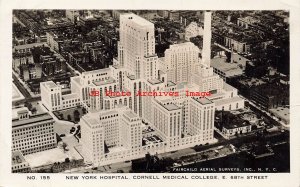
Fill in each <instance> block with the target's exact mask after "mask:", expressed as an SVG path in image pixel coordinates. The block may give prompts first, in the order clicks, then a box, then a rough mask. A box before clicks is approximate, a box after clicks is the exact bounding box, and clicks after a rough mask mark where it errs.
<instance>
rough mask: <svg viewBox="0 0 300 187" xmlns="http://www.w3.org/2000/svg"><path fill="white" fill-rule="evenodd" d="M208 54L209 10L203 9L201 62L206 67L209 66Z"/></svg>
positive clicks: (209, 50)
mask: <svg viewBox="0 0 300 187" xmlns="http://www.w3.org/2000/svg"><path fill="white" fill-rule="evenodd" d="M210 55H211V12H210V11H205V13H204V33H203V52H202V64H204V65H205V66H207V67H210Z"/></svg>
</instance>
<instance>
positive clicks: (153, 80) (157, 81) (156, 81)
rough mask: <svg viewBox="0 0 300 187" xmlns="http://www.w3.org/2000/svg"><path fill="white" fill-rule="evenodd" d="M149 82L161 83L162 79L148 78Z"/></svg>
mask: <svg viewBox="0 0 300 187" xmlns="http://www.w3.org/2000/svg"><path fill="white" fill-rule="evenodd" d="M148 82H149V83H150V84H159V83H162V81H160V80H158V79H151V80H148Z"/></svg>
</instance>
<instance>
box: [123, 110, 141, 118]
mask: <svg viewBox="0 0 300 187" xmlns="http://www.w3.org/2000/svg"><path fill="white" fill-rule="evenodd" d="M124 114H125V115H126V116H128V117H129V118H136V117H138V116H137V115H136V114H135V113H133V112H132V111H131V110H127V111H125V112H124Z"/></svg>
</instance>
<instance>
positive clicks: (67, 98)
mask: <svg viewBox="0 0 300 187" xmlns="http://www.w3.org/2000/svg"><path fill="white" fill-rule="evenodd" d="M77 98H79V96H78V94H77V93H71V94H66V95H62V100H69V99H77Z"/></svg>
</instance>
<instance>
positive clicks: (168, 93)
mask: <svg viewBox="0 0 300 187" xmlns="http://www.w3.org/2000/svg"><path fill="white" fill-rule="evenodd" d="M286 18H288V15H286V13H285V12H284V11H277V12H276V11H275V13H274V12H273V11H269V12H268V11H266V12H262V11H180V10H176V11H175V10H157V11H156V10H55V11H54V10H53V11H52V10H45V11H40V10H36V11H31V10H16V11H15V13H14V20H13V21H14V26H15V27H16V29H15V31H14V36H13V37H14V46H13V62H12V64H13V66H12V68H13V73H14V74H13V75H14V76H13V81H14V84H15V85H16V86H15V87H14V90H13V95H14V98H13V111H14V113H15V116H14V117H13V119H12V127H13V132H12V138H13V146H12V153H13V155H14V157H15V158H14V159H13V168H12V171H13V172H30V171H39V170H41V171H44V172H45V171H48V172H62V171H64V170H67V169H68V168H69V169H68V170H69V171H71V169H72V168H73V169H75V170H76V169H77V171H78V172H83V171H91V170H90V169H91V168H89V169H82V168H81V169H79V168H80V167H81V166H82V165H85V166H86V167H88V166H91V167H92V168H94V169H93V170H97V169H99V168H101V167H103V168H105V166H107V165H109V168H110V167H111V166H112V165H114V164H117V163H123V164H125V165H126V164H134V162H131V160H139V159H146V162H147V164H146V165H147V167H148V169H147V171H150V170H151V169H149V168H152V169H153V168H155V167H156V166H155V164H157V163H158V162H159V160H160V165H159V167H163V169H161V171H170V168H172V167H179V166H180V165H182V164H184V162H183V161H181V160H189V161H188V162H190V163H196V162H197V161H199V160H201V161H204V160H205V159H206V160H208V158H209V157H210V158H212V159H215V158H219V156H220V155H221V154H218V153H219V152H218V150H221V149H223V148H224V149H226V150H227V149H228V150H229V152H230V153H229V154H238V153H237V152H238V151H236V150H238V148H235V146H237V147H240V146H241V145H240V144H238V143H236V144H234V145H232V144H229V141H228V140H230V139H237V140H236V141H235V140H234V141H232V142H238V139H239V138H240V139H243V138H249V141H250V139H251V137H253V136H264V133H266V132H273V131H274V132H276V133H278V134H281V133H286V132H285V131H286V130H289V73H288V72H287V71H286V64H288V63H289V62H287V61H286V60H287V59H288V57H287V54H286V52H288V50H289V49H288V48H286V46H285V44H286V42H287V38H288V34H286V32H287V31H288V20H287V19H286ZM264 21H265V22H267V23H270V25H269V26H266V25H264V24H262V23H263V22H264ZM271 23H272V24H271ZM276 23H277V24H276ZM25 28H27V29H29V30H30V31H32V32H33V33H35V34H36V35H35V37H33V38H32V36H31V35H28V34H26V36H22V35H21V34H20V33H22V32H24V33H27V30H26V29H25ZM280 33H282V34H280ZM22 37H23V39H22ZM275 49H276V50H275ZM277 52H278V53H277ZM272 54H273V57H274V55H275V54H276V55H275V56H276V58H275V57H274V58H273V57H272V58H271V57H270V55H271V56H272ZM269 57H270V58H269ZM277 57H278V58H277ZM280 64H281V65H280ZM282 64H285V65H282ZM37 85H38V86H37ZM37 87H38V88H37ZM18 89H19V90H20V91H19V90H18ZM261 134H263V135H261ZM272 136H273V135H272ZM274 136H277V135H274ZM260 138H261V137H260ZM251 141H252V140H251ZM264 142H265V141H261V142H257V139H255V137H254V138H253V143H255V144H256V143H257V144H261V143H264ZM216 143H217V144H216ZM241 144H242V143H241ZM214 145H221V146H216V147H215V148H214ZM206 146H208V147H209V146H211V147H212V148H211V149H212V150H214V151H212V152H213V153H214V154H213V155H212V156H209V153H207V155H206V152H205V151H206ZM264 146H266V145H262V147H264ZM228 147H229V148H228ZM253 147H255V146H253ZM258 147H260V146H258ZM253 149H254V148H253ZM187 150H188V151H187ZM198 150H201V151H204V153H203V155H202V156H200V157H199V158H196V157H197V154H198V153H197V152H198ZM185 151H187V152H188V153H186V152H185ZM174 152H176V154H178V155H179V156H177V157H174V158H172V159H174V160H172V161H171V162H170V163H171V164H170V163H168V164H169V165H168V164H167V163H165V162H166V160H167V159H168V157H166V160H164V158H163V157H164V156H162V155H172V153H174ZM253 152H255V151H253ZM255 153H257V152H255ZM45 154H54V155H55V156H53V158H47V157H46V156H45ZM185 154H186V155H185ZM229 154H228V155H229ZM205 155H206V156H207V157H208V158H206V156H205ZM224 156H227V155H226V154H225V155H224ZM35 157H38V158H40V159H37V160H35ZM171 157H172V156H170V158H171ZM185 157H186V158H185ZM194 157H195V159H193V158H194ZM166 165H167V166H168V167H167V166H166ZM154 166H155V167H154ZM120 167H121V166H120ZM126 167H128V166H126ZM157 167H158V166H157ZM95 168H96V169H95ZM132 168H135V167H134V166H133V165H132V167H131V169H132ZM110 169H111V168H110ZM111 170H112V169H111ZM117 170H118V169H117ZM105 171H106V170H105ZM105 171H104V172H105ZM118 171H119V170H118ZM142 171H144V170H142ZM151 171H153V170H151ZM157 171H160V170H159V169H157ZM127 172H129V171H127Z"/></svg>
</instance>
